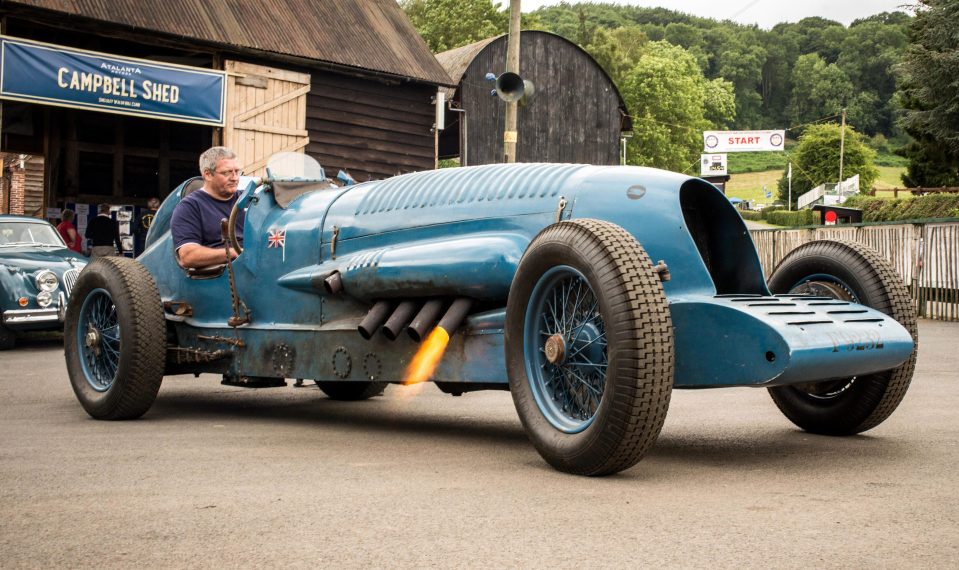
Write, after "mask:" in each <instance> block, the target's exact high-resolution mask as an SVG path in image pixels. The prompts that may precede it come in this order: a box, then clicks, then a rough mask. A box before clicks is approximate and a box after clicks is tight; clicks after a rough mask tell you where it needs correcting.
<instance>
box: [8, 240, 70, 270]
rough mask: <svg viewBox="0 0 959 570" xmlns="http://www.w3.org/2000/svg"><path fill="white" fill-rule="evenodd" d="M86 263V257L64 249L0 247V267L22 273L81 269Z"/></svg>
mask: <svg viewBox="0 0 959 570" xmlns="http://www.w3.org/2000/svg"><path fill="white" fill-rule="evenodd" d="M87 261H88V260H87V258H86V257H84V256H82V255H80V254H79V253H76V252H73V251H70V250H69V249H67V248H65V247H59V248H54V247H47V248H37V247H32V246H14V247H2V246H0V265H5V266H8V267H17V268H20V269H21V270H23V271H36V270H38V269H53V268H60V269H64V270H65V269H69V268H70V267H76V268H81V267H83V266H84V265H86V263H87Z"/></svg>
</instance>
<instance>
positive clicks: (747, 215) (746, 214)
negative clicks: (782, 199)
mask: <svg viewBox="0 0 959 570" xmlns="http://www.w3.org/2000/svg"><path fill="white" fill-rule="evenodd" d="M739 215H740V216H742V217H743V219H744V220H753V221H759V220H762V219H763V215H762V214H761V213H760V212H757V211H755V210H739Z"/></svg>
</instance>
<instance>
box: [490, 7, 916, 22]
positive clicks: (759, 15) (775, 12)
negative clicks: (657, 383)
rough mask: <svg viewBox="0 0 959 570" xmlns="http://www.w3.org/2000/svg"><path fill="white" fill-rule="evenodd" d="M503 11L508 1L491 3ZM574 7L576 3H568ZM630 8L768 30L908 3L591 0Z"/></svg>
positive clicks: (848, 17)
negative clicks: (658, 9) (662, 10)
mask: <svg viewBox="0 0 959 570" xmlns="http://www.w3.org/2000/svg"><path fill="white" fill-rule="evenodd" d="M497 1H498V2H500V5H501V6H503V7H508V6H509V0H494V2H497ZM568 1H570V3H574V2H575V1H576V0H568ZM593 1H601V2H605V3H615V4H631V5H633V6H646V7H655V6H661V7H663V8H669V9H670V10H675V11H677V12H686V13H689V14H693V15H695V16H702V17H705V18H714V19H716V20H726V19H729V20H733V21H736V22H739V23H741V24H759V27H761V28H771V27H773V26H775V25H776V24H778V23H780V22H798V21H799V20H801V19H803V18H806V17H809V16H821V17H823V18H829V19H830V20H836V21H837V22H842V23H843V24H845V25H847V26H848V25H849V24H850V23H851V22H852V21H853V20H855V19H857V18H864V17H866V16H872V15H873V14H878V13H880V12H893V11H896V10H903V11H906V9H905V8H900V6H903V5H909V4H911V2H909V0H669V1H656V0H593ZM522 2H523V3H522V7H523V8H522V9H523V12H532V11H533V10H535V9H537V8H539V7H540V6H549V5H552V4H559V0H522Z"/></svg>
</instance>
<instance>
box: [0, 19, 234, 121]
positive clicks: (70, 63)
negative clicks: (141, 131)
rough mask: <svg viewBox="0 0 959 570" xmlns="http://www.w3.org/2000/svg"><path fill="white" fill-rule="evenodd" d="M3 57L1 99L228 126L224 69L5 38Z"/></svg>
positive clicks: (0, 44) (0, 47)
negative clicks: (226, 122)
mask: <svg viewBox="0 0 959 570" xmlns="http://www.w3.org/2000/svg"><path fill="white" fill-rule="evenodd" d="M0 58H2V66H0V99H11V100H14V101H25V102H28V103H38V104H41V105H55V106H58V107H72V108H74V109H90V110H95V111H105V112H108V113H119V114H123V115H134V116H139V117H151V118H154V119H165V120H169V121H179V122H184V123H198V124H202V125H210V126H216V127H222V126H223V125H224V110H225V107H226V105H225V103H226V96H225V94H226V72H224V71H218V70H212V69H202V68H198V67H188V66H185V65H173V64H168V63H159V62H155V61H149V60H145V59H135V58H129V57H122V56H114V55H110V54H103V53H98V52H92V51H86V50H79V49H74V48H67V47H63V46H57V45H52V44H45V43H40V42H34V41H31V40H23V39H19V38H10V37H6V36H2V37H0Z"/></svg>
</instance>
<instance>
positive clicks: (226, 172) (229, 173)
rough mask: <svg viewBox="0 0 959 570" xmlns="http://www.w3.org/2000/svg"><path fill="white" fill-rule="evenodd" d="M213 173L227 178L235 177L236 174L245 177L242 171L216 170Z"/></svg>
mask: <svg viewBox="0 0 959 570" xmlns="http://www.w3.org/2000/svg"><path fill="white" fill-rule="evenodd" d="M213 172H214V173H216V174H219V175H220V176H225V177H227V178H229V177H231V176H233V175H234V174H235V175H237V176H243V171H242V170H214V171H213Z"/></svg>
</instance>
